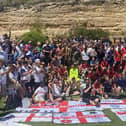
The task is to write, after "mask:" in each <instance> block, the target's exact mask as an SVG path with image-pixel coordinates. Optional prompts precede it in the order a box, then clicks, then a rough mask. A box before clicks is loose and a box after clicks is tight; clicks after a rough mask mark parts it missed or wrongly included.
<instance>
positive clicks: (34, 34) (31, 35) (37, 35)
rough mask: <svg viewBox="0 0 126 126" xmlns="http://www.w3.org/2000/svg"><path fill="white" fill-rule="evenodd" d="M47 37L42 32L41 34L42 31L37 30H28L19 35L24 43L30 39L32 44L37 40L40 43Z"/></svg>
mask: <svg viewBox="0 0 126 126" xmlns="http://www.w3.org/2000/svg"><path fill="white" fill-rule="evenodd" d="M47 39H48V38H47V37H46V36H45V35H44V34H42V32H38V31H30V32H27V33H24V34H23V35H22V36H21V37H20V40H23V41H25V42H26V43H27V42H28V41H32V44H33V45H36V44H37V42H38V41H39V42H41V43H44V42H45V40H47Z"/></svg>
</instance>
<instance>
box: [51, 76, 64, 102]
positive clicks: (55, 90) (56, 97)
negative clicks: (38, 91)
mask: <svg viewBox="0 0 126 126" xmlns="http://www.w3.org/2000/svg"><path fill="white" fill-rule="evenodd" d="M62 93H63V84H62V83H59V81H58V79H56V78H54V79H53V81H52V82H51V81H50V82H49V99H50V101H51V102H52V103H53V104H55V103H57V102H60V101H62V100H63V97H62Z"/></svg>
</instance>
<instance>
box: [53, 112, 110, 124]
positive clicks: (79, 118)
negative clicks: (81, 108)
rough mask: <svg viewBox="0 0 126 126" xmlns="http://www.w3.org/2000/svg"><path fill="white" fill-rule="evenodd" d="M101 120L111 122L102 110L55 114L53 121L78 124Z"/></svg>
mask: <svg viewBox="0 0 126 126" xmlns="http://www.w3.org/2000/svg"><path fill="white" fill-rule="evenodd" d="M99 122H111V120H110V119H109V118H108V117H107V116H106V115H105V114H104V113H103V112H102V111H92V112H71V113H54V114H53V123H55V124H78V123H99Z"/></svg>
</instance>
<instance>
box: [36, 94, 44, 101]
mask: <svg viewBox="0 0 126 126" xmlns="http://www.w3.org/2000/svg"><path fill="white" fill-rule="evenodd" d="M35 101H37V102H44V101H45V99H44V98H43V96H40V95H36V96H35Z"/></svg>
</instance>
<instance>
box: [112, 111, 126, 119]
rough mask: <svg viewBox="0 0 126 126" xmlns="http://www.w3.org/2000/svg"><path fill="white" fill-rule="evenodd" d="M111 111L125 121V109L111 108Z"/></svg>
mask: <svg viewBox="0 0 126 126" xmlns="http://www.w3.org/2000/svg"><path fill="white" fill-rule="evenodd" d="M111 111H112V112H114V113H115V114H116V115H117V116H118V117H119V118H120V119H121V120H122V121H126V109H112V110H111Z"/></svg>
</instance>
